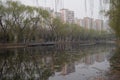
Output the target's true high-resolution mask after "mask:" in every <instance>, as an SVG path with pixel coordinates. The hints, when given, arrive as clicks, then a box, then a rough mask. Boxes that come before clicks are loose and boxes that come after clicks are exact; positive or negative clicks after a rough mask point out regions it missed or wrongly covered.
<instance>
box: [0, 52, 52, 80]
mask: <svg viewBox="0 0 120 80" xmlns="http://www.w3.org/2000/svg"><path fill="white" fill-rule="evenodd" d="M7 53H9V54H11V55H8V54H7ZM13 53H14V54H13ZM3 54H7V55H2V54H0V62H1V63H0V80H47V79H48V77H49V76H51V75H52V74H53V73H52V72H51V68H50V67H47V66H46V65H44V63H42V62H41V60H40V59H39V58H41V56H39V58H38V56H37V55H35V56H32V55H31V54H28V53H27V51H25V52H24V51H21V50H15V52H13V51H6V52H4V53H3Z"/></svg>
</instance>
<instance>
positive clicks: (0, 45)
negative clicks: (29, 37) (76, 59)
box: [0, 41, 115, 48]
mask: <svg viewBox="0 0 120 80" xmlns="http://www.w3.org/2000/svg"><path fill="white" fill-rule="evenodd" d="M76 43H77V44H79V45H81V46H91V45H95V44H115V42H114V41H97V42H89V41H82V42H43V43H0V48H25V47H35V46H53V45H56V44H57V45H59V44H76Z"/></svg>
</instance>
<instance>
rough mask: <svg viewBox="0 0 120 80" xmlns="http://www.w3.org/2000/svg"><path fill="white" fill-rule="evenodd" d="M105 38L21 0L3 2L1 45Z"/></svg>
mask: <svg viewBox="0 0 120 80" xmlns="http://www.w3.org/2000/svg"><path fill="white" fill-rule="evenodd" d="M105 34H107V33H106V32H105ZM104 36H105V35H103V34H101V31H95V30H88V29H84V28H82V27H81V26H79V25H77V24H69V23H63V22H62V21H61V20H60V19H58V18H52V17H51V15H50V14H49V12H48V11H46V10H44V9H42V8H37V7H32V6H26V5H23V4H21V3H20V2H18V1H6V2H0V42H12V43H27V42H28V43H29V42H41V41H46V42H48V41H84V40H86V41H89V40H90V41H94V40H99V39H104Z"/></svg>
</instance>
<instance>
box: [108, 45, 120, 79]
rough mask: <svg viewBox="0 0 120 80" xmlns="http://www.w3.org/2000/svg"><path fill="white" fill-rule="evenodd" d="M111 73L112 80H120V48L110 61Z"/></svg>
mask: <svg viewBox="0 0 120 80" xmlns="http://www.w3.org/2000/svg"><path fill="white" fill-rule="evenodd" d="M110 64H111V71H110V80H120V47H119V48H117V49H116V50H115V53H114V55H113V56H112V57H111V59H110Z"/></svg>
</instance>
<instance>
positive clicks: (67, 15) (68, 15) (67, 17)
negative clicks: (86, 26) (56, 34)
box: [60, 9, 74, 23]
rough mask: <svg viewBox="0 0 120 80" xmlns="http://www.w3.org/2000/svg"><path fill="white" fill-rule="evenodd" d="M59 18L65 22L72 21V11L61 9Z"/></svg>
mask: <svg viewBox="0 0 120 80" xmlns="http://www.w3.org/2000/svg"><path fill="white" fill-rule="evenodd" d="M60 12H61V18H62V20H63V22H65V23H74V11H71V10H68V9H61V10H60Z"/></svg>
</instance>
